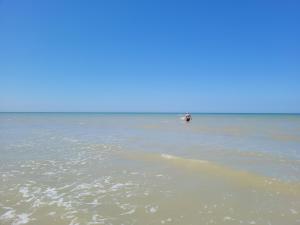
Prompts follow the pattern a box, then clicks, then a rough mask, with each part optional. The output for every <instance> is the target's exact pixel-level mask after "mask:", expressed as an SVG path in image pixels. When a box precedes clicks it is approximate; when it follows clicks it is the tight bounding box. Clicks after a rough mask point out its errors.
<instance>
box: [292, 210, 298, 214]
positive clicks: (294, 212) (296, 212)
mask: <svg viewBox="0 0 300 225" xmlns="http://www.w3.org/2000/svg"><path fill="white" fill-rule="evenodd" d="M290 211H291V213H292V214H298V211H296V210H295V209H290Z"/></svg>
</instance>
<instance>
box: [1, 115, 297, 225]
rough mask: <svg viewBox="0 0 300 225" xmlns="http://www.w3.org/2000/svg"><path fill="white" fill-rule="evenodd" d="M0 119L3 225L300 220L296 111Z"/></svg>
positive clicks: (8, 117) (294, 222)
mask: <svg viewBox="0 0 300 225" xmlns="http://www.w3.org/2000/svg"><path fill="white" fill-rule="evenodd" d="M181 116H182V115H179V114H97V113H0V224H1V225H2V224H3V225H8V224H13V225H18V224H36V225H40V224H43V225H50V224H57V225H75V224H78V225H79V224H90V225H92V224H124V225H125V224H149V225H150V224H180V225H182V224H192V225H194V224H195V225H196V224H267V225H269V224H273V225H275V224H278V225H279V224H280V225H282V224H289V225H293V224H300V115H272V114H270V115H258V114H253V115H251V114H249V115H239V114H232V115H229V114H227V115H226V114H198V115H193V120H192V122H191V123H185V122H184V121H182V120H181V119H180V117H181Z"/></svg>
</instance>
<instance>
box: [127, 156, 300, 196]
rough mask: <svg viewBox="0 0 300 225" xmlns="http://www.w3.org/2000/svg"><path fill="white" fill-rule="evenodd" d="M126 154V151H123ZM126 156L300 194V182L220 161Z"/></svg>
mask: <svg viewBox="0 0 300 225" xmlns="http://www.w3.org/2000/svg"><path fill="white" fill-rule="evenodd" d="M123 154H124V152H123ZM125 154H126V157H128V158H130V159H135V160H143V161H151V162H156V163H160V162H163V163H169V164H170V165H172V166H174V167H177V168H179V169H184V170H188V171H191V172H193V173H195V174H202V175H209V177H210V178H211V179H219V180H225V181H230V183H231V184H234V185H239V186H243V187H247V188H250V189H251V188H252V189H262V190H266V191H271V192H274V193H277V194H279V193H285V194H291V195H297V196H300V184H299V183H292V182H284V181H281V180H278V179H275V178H272V177H266V176H262V175H259V174H255V173H251V172H247V171H242V170H238V169H234V168H231V167H228V166H225V165H220V164H218V163H215V162H212V161H207V160H200V159H189V158H184V157H180V156H175V155H170V154H164V153H162V154H155V153H140V152H138V153H137V152H134V153H133V152H131V153H129V152H127V153H125Z"/></svg>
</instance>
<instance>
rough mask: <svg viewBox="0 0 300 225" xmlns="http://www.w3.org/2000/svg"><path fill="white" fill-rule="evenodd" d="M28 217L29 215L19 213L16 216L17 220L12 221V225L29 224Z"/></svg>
mask: <svg viewBox="0 0 300 225" xmlns="http://www.w3.org/2000/svg"><path fill="white" fill-rule="evenodd" d="M29 216H30V214H26V213H21V214H19V215H17V219H15V220H14V222H13V223H12V225H20V224H26V223H28V222H29Z"/></svg>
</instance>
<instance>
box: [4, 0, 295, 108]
mask: <svg viewBox="0 0 300 225" xmlns="http://www.w3.org/2000/svg"><path fill="white" fill-rule="evenodd" d="M299 12H300V1H289V0H282V1H276V0H275V1H263V0H258V1H255V0H251V1H241V0H237V1H214V0H212V1H208V0H207V1H174V0H170V1H167V0H157V1H156V0H148V1H142V0H136V1H127V0H120V1H115V0H106V1H104V0H103V1H101V0H95V1H92V0H91V1H83V0H82V1H77V0H66V1H64V0H35V1H31V0H26V1H24V0H0V111H151V112H152V111H158V112H161V111H164V112H172V111H177V112H178V111H192V112H195V111H197V112H300V13H299Z"/></svg>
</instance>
